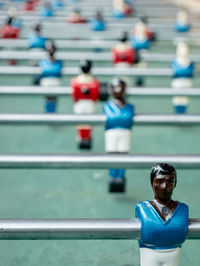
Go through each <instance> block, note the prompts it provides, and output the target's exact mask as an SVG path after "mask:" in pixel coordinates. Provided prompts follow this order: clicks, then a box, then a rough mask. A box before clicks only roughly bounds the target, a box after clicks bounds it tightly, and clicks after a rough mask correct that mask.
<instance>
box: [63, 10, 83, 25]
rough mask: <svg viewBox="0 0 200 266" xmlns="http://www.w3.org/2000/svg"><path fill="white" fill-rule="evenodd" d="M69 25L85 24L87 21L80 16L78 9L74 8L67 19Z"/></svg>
mask: <svg viewBox="0 0 200 266" xmlns="http://www.w3.org/2000/svg"><path fill="white" fill-rule="evenodd" d="M67 22H69V23H75V24H76V23H86V22H87V20H86V19H85V18H84V17H83V16H82V15H81V11H80V9H78V8H76V9H74V11H73V12H72V13H71V14H69V16H68V18H67Z"/></svg>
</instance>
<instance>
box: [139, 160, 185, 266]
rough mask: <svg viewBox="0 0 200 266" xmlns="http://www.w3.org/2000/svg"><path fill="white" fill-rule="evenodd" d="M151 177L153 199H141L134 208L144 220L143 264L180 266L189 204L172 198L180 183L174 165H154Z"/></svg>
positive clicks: (141, 257)
mask: <svg viewBox="0 0 200 266" xmlns="http://www.w3.org/2000/svg"><path fill="white" fill-rule="evenodd" d="M150 180H151V185H152V188H153V192H154V199H153V200H146V201H144V202H140V203H138V204H137V205H136V210H135V214H136V218H138V219H139V220H140V222H141V239H140V240H139V246H140V265H141V266H160V265H166V266H178V265H179V259H180V251H181V245H182V244H183V242H184V241H185V239H186V236H187V231H188V219H189V211H188V206H187V205H186V204H185V203H181V202H180V201H174V200H172V198H171V197H172V194H173V190H174V188H175V187H176V183H177V173H176V170H175V168H174V167H173V166H171V165H169V164H166V163H160V164H157V165H155V166H154V167H153V168H152V170H151V174H150Z"/></svg>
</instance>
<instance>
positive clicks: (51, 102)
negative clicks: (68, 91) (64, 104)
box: [45, 97, 57, 113]
mask: <svg viewBox="0 0 200 266" xmlns="http://www.w3.org/2000/svg"><path fill="white" fill-rule="evenodd" d="M56 105H57V99H56V97H47V98H46V101H45V112H46V113H55V112H56Z"/></svg>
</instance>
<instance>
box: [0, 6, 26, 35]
mask: <svg viewBox="0 0 200 266" xmlns="http://www.w3.org/2000/svg"><path fill="white" fill-rule="evenodd" d="M21 26H22V25H21V21H20V20H19V19H17V10H16V9H15V8H10V9H9V10H8V17H7V19H6V22H5V24H4V25H3V26H2V28H1V37H2V38H3V39H17V38H18V37H19V33H20V29H21Z"/></svg>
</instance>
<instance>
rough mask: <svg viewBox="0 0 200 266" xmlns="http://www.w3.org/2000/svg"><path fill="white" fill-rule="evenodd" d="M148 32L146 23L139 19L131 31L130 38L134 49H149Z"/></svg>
mask: <svg viewBox="0 0 200 266" xmlns="http://www.w3.org/2000/svg"><path fill="white" fill-rule="evenodd" d="M152 37H153V36H150V31H149V30H148V28H147V25H146V23H144V21H143V19H140V20H139V21H138V22H137V23H136V24H135V27H134V29H133V36H132V37H131V43H132V46H133V48H134V49H136V50H144V49H149V48H150V44H151V39H150V38H152Z"/></svg>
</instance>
